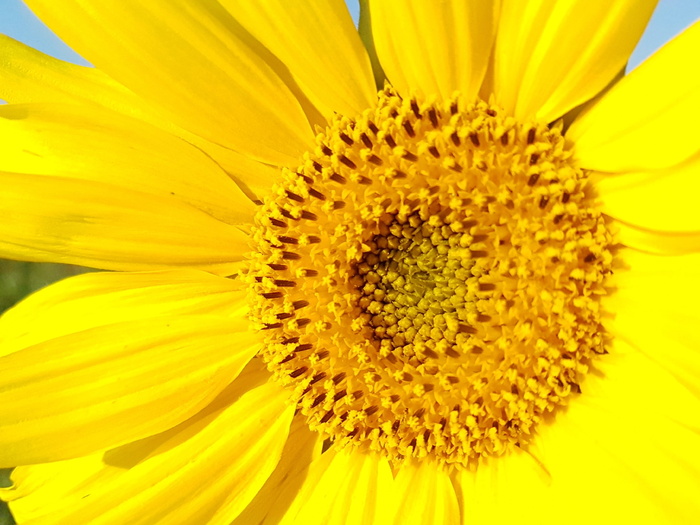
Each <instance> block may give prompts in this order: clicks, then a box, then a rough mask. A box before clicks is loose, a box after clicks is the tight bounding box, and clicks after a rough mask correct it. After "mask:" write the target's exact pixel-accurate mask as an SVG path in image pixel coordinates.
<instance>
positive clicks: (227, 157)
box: [0, 35, 277, 198]
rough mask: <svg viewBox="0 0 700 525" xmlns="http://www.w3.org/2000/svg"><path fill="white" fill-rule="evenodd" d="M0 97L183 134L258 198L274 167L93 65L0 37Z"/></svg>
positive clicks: (274, 176) (13, 101) (271, 175)
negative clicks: (65, 106)
mask: <svg viewBox="0 0 700 525" xmlns="http://www.w3.org/2000/svg"><path fill="white" fill-rule="evenodd" d="M0 56H1V58H2V60H0V98H2V99H5V100H7V101H8V102H11V103H25V102H26V103H36V102H50V103H71V104H80V105H84V106H87V107H90V108H94V107H101V108H107V109H110V110H112V111H116V112H118V113H122V114H124V115H127V116H130V117H134V118H137V119H139V120H144V121H146V122H148V123H149V124H152V125H154V126H157V127H159V128H161V129H163V130H165V131H167V132H168V133H170V134H173V135H176V136H178V137H181V138H183V139H184V140H185V141H187V142H189V143H191V144H193V145H195V146H196V147H197V148H200V149H201V150H202V151H204V152H206V154H207V155H209V156H211V157H212V159H214V160H215V161H216V162H217V163H218V164H219V165H220V166H221V167H222V168H223V169H224V170H225V171H226V172H227V173H228V174H229V175H230V176H231V177H232V178H233V179H234V180H235V181H236V183H237V184H239V185H241V186H242V187H244V188H245V189H246V190H250V192H251V193H253V194H255V195H256V196H257V197H258V198H259V197H261V196H262V195H264V194H265V193H266V192H267V191H268V190H269V188H270V186H271V185H272V183H273V181H274V180H275V178H276V176H277V168H275V167H273V166H269V165H267V164H263V163H261V162H257V161H255V160H253V159H251V158H249V157H246V156H245V155H241V154H240V153H236V152H235V151H232V150H230V149H227V148H225V147H223V146H220V145H218V144H215V143H213V142H210V141H208V140H206V139H204V138H202V137H200V136H198V135H195V134H193V133H190V132H189V131H186V130H184V129H182V128H181V127H179V126H176V125H175V124H173V123H172V122H171V121H170V119H169V117H168V115H167V114H166V113H164V112H163V111H159V110H158V109H157V108H155V107H153V106H152V105H150V104H149V103H148V102H146V101H144V100H142V99H140V98H139V97H137V96H136V95H135V94H134V93H133V92H131V91H129V90H128V89H127V88H125V87H124V86H122V85H121V84H119V83H118V82H115V81H114V80H112V79H111V78H110V77H108V76H107V75H105V74H104V73H103V72H102V71H99V70H97V69H95V68H93V67H83V66H77V65H75V64H71V63H69V62H64V61H62V60H58V59H55V58H53V57H50V56H48V55H45V54H43V53H41V52H39V51H37V50H35V49H32V48H31V47H28V46H25V45H24V44H21V43H19V42H17V41H15V40H12V39H11V38H9V37H6V36H4V35H0Z"/></svg>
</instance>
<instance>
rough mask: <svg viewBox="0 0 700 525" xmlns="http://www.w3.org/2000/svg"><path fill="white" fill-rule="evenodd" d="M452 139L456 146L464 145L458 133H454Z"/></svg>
mask: <svg viewBox="0 0 700 525" xmlns="http://www.w3.org/2000/svg"><path fill="white" fill-rule="evenodd" d="M450 139H452V144H454V145H455V146H460V145H461V144H462V140H461V139H460V138H459V135H457V132H456V131H455V132H453V133H452V135H450Z"/></svg>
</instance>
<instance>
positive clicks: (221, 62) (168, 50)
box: [27, 0, 313, 164]
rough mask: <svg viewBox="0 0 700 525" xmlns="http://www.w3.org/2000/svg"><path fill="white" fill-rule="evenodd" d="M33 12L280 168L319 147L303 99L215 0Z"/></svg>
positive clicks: (185, 121)
mask: <svg viewBox="0 0 700 525" xmlns="http://www.w3.org/2000/svg"><path fill="white" fill-rule="evenodd" d="M27 4H28V5H29V6H30V7H31V8H32V10H33V11H34V12H35V13H36V14H37V15H38V16H39V17H40V18H41V19H42V20H43V21H44V22H46V23H47V24H48V25H49V26H50V27H51V28H52V29H53V30H54V31H56V33H57V34H58V35H59V36H61V37H62V38H63V39H64V40H65V41H66V42H67V43H68V44H69V45H70V46H71V47H73V48H74V49H75V50H76V51H77V52H78V53H80V54H81V55H83V56H84V57H85V58H86V59H87V60H88V61H90V62H91V63H93V64H94V65H95V66H96V67H98V68H99V69H101V70H103V71H104V72H106V73H107V74H108V75H110V76H111V77H113V78H114V79H115V80H117V81H118V82H120V83H122V84H123V85H124V86H126V87H128V88H129V89H131V90H132V91H133V92H135V93H136V94H137V95H139V96H140V97H142V98H144V99H145V100H147V101H148V102H150V103H151V104H153V105H154V106H156V107H158V108H161V109H162V110H163V111H166V112H167V113H168V114H169V115H170V116H171V118H172V120H173V122H175V123H176V124H178V125H180V126H182V127H183V128H185V129H187V130H189V131H191V132H193V133H196V134H198V135H200V136H202V137H204V138H206V139H208V140H211V141H212V142H215V143H217V144H220V145H224V146H227V147H229V148H231V149H234V150H236V151H238V152H241V153H244V154H248V155H250V156H252V157H254V158H256V159H258V160H264V161H267V162H269V163H272V164H287V163H290V162H294V161H295V160H296V158H297V157H298V156H299V155H300V154H301V153H302V152H303V151H304V150H306V149H308V148H309V146H310V145H311V144H312V139H313V134H312V132H311V128H310V126H309V125H308V121H307V120H306V117H305V115H304V112H303V111H302V109H301V106H300V105H299V102H298V101H297V99H296V98H295V97H294V96H293V95H292V93H291V92H290V91H289V89H288V88H287V86H286V85H285V84H284V82H283V81H282V80H281V79H280V78H279V76H278V75H277V74H276V73H275V72H274V71H273V70H272V68H270V67H269V66H268V65H267V64H266V63H265V61H264V60H262V59H261V58H260V56H258V55H257V54H256V53H255V51H254V50H253V49H252V48H251V47H250V46H249V45H248V44H247V43H246V42H245V35H243V34H241V31H240V29H239V28H237V26H236V24H235V23H234V22H233V19H231V17H230V16H229V15H228V14H227V13H226V11H225V10H224V9H223V8H222V7H221V5H220V4H219V3H218V2H216V1H214V0H205V1H201V2H189V1H186V0H177V1H172V0H152V1H149V2H122V1H120V0H105V1H101V2H84V1H80V0H67V1H65V2H61V3H60V4H57V3H56V2H53V1H51V0H29V1H28V2H27Z"/></svg>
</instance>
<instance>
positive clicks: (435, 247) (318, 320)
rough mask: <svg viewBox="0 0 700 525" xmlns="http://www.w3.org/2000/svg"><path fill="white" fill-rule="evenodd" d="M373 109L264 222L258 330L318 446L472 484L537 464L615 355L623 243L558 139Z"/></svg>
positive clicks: (314, 161)
mask: <svg viewBox="0 0 700 525" xmlns="http://www.w3.org/2000/svg"><path fill="white" fill-rule="evenodd" d="M378 97H379V98H378V104H377V106H376V107H375V108H372V109H368V110H366V111H365V113H364V114H363V115H362V116H361V117H359V118H358V119H350V118H347V117H343V116H338V117H336V118H335V119H334V121H333V122H331V124H330V125H329V127H328V129H327V130H326V131H325V132H324V133H321V134H320V135H318V137H317V148H316V150H315V151H314V152H309V153H307V154H306V155H305V156H304V159H303V162H302V164H301V165H300V166H299V168H298V169H297V170H296V171H291V170H286V171H285V172H284V174H283V177H282V180H281V182H280V183H279V184H278V185H277V186H276V187H275V188H274V189H273V191H272V193H271V195H270V196H269V197H268V198H267V199H266V201H265V202H264V204H263V206H261V208H260V211H259V213H258V215H257V226H256V228H255V231H254V236H253V238H254V242H255V252H254V254H253V255H252V259H251V264H250V270H249V274H248V275H249V279H250V281H251V283H252V290H253V293H252V297H251V305H252V309H251V316H252V319H253V320H254V321H255V322H256V323H257V324H258V326H259V327H260V328H261V329H262V330H263V333H264V334H265V344H264V348H263V350H262V356H263V358H264V359H265V360H266V362H267V364H268V368H269V369H270V371H271V372H272V373H273V374H274V377H275V378H276V379H277V380H278V381H280V382H281V383H282V384H283V385H285V386H287V387H288V388H290V389H292V390H293V392H294V396H295V397H294V399H295V400H296V402H297V404H298V408H299V410H300V411H301V413H302V414H303V415H304V416H305V417H306V418H307V421H308V424H309V426H310V427H311V428H313V429H315V430H318V431H319V432H321V433H323V434H324V435H325V436H327V437H328V438H330V439H331V440H332V441H334V442H335V443H337V444H338V445H341V446H342V445H349V444H354V445H357V446H360V447H363V448H365V449H368V450H379V451H382V452H383V453H385V454H386V455H387V456H388V457H389V458H390V459H391V460H392V461H394V462H398V461H401V460H403V459H404V458H411V457H418V458H422V457H426V456H431V457H433V458H436V459H437V460H438V461H439V462H441V463H442V464H443V465H446V466H457V467H468V466H470V465H472V464H474V463H475V462H478V460H479V458H480V457H482V456H484V455H490V456H497V455H501V454H503V453H505V452H506V451H507V450H509V448H511V447H513V446H521V445H523V444H526V443H527V442H528V439H529V437H530V436H531V435H532V433H533V430H534V428H535V427H536V425H537V424H538V423H539V422H541V421H542V420H543V418H545V417H546V415H547V414H549V413H552V412H553V411H555V410H556V409H557V408H558V407H561V406H564V405H566V404H567V403H568V401H569V400H570V399H571V398H572V397H573V396H574V395H576V394H577V393H579V392H580V391H581V390H580V386H579V385H580V384H581V382H582V380H583V378H584V376H585V374H586V372H587V370H588V366H589V363H590V362H591V360H592V359H593V358H594V357H595V355H596V354H603V353H606V352H605V342H606V337H605V334H604V332H603V329H602V327H601V324H600V316H601V312H600V305H599V300H598V298H599V297H600V296H602V295H603V294H605V288H604V283H605V277H606V275H607V274H608V273H610V268H611V264H612V259H613V257H612V254H611V251H610V247H611V245H612V243H613V241H612V237H611V234H610V233H609V232H608V230H607V228H606V223H605V220H604V218H603V217H602V216H601V215H600V213H598V212H597V211H596V210H595V209H593V207H592V205H591V202H592V198H591V196H590V191H589V187H588V182H587V176H586V173H585V172H583V171H582V170H580V169H578V168H577V167H576V165H575V164H574V163H573V162H572V160H571V150H570V148H569V145H567V143H566V141H565V139H564V138H563V137H562V135H561V133H560V130H559V129H558V128H556V127H552V128H550V127H548V126H547V125H544V124H541V123H534V122H524V123H523V122H518V121H516V120H514V119H513V118H511V117H508V116H506V115H504V114H503V113H502V112H501V111H500V110H499V109H498V108H496V107H492V106H490V105H488V104H486V103H484V102H481V101H477V102H469V101H466V100H464V99H463V98H462V97H460V96H455V97H454V98H453V99H451V100H447V101H439V102H432V101H422V102H421V101H418V100H415V99H412V100H404V99H401V98H400V97H398V96H397V95H396V94H394V93H393V92H392V91H391V89H389V88H388V89H386V90H384V91H381V92H379V94H378Z"/></svg>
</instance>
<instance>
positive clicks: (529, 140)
mask: <svg viewBox="0 0 700 525" xmlns="http://www.w3.org/2000/svg"><path fill="white" fill-rule="evenodd" d="M534 142H535V128H530V131H528V132H527V143H528V144H534Z"/></svg>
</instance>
